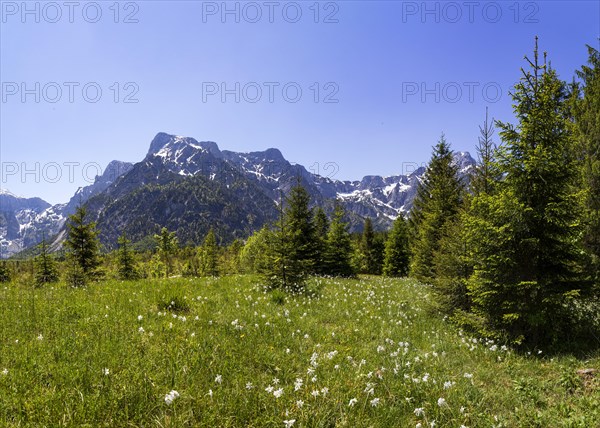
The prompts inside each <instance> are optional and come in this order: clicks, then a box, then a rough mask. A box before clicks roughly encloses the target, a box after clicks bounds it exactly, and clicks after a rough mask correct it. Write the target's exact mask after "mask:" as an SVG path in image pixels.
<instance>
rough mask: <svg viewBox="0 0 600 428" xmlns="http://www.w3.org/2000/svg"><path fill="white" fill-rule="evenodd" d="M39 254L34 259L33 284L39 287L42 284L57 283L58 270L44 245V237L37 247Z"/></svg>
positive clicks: (46, 246)
mask: <svg viewBox="0 0 600 428" xmlns="http://www.w3.org/2000/svg"><path fill="white" fill-rule="evenodd" d="M38 248H39V250H40V253H39V254H38V255H37V256H36V258H35V267H36V270H35V283H36V285H38V286H40V285H43V284H47V283H51V282H57V281H58V269H57V267H56V262H55V261H54V258H53V257H52V255H50V253H49V251H48V245H47V243H46V237H44V238H43V239H42V242H41V243H40V245H39V246H38Z"/></svg>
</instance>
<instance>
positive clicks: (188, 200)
mask: <svg viewBox="0 0 600 428" xmlns="http://www.w3.org/2000/svg"><path fill="white" fill-rule="evenodd" d="M455 162H456V164H457V165H458V166H459V168H460V170H461V174H463V175H466V174H467V173H468V171H469V169H470V168H472V167H473V166H474V165H475V164H476V162H475V161H474V160H473V158H472V157H471V155H470V154H469V153H468V152H455ZM424 171H425V168H424V167H419V168H417V169H415V171H412V172H411V173H410V174H399V175H390V176H386V177H382V176H380V175H366V176H364V177H363V178H362V179H361V180H354V181H349V180H344V181H342V180H337V179H334V178H330V177H323V176H321V175H318V174H314V173H312V172H310V171H308V170H307V169H306V168H305V167H304V166H303V165H300V164H292V163H290V162H289V161H288V160H287V159H285V157H284V155H283V154H282V153H281V151H280V150H279V149H277V148H267V149H265V150H263V151H252V152H246V153H243V152H234V151H229V150H221V149H220V148H219V146H218V144H217V143H215V142H213V141H198V140H196V139H194V138H192V137H183V136H178V135H173V134H168V133H165V132H159V133H157V134H156V136H155V137H154V138H153V139H152V141H151V142H150V145H149V149H148V151H147V153H146V155H145V157H144V158H143V159H142V160H141V161H139V162H137V163H129V162H121V161H112V162H110V163H109V164H108V165H107V168H106V169H105V170H104V172H103V174H102V175H100V176H97V177H96V179H95V181H94V183H93V184H91V185H89V186H86V187H84V188H80V189H78V190H77V192H76V193H75V194H74V195H73V197H72V198H71V199H70V200H69V201H68V202H67V203H65V204H56V205H52V206H50V204H48V203H47V202H45V201H43V200H41V199H40V201H42V202H45V204H47V206H44V207H43V208H42V207H41V206H39V207H38V209H37V211H36V210H33V211H31V209H30V208H26V209H29V210H30V211H28V215H26V214H27V213H26V212H24V210H12V211H10V210H8V211H7V212H5V211H6V210H2V206H0V212H3V213H4V214H3V215H4V217H3V218H4V222H2V218H0V245H2V256H3V257H6V256H10V255H13V254H16V253H18V252H19V251H21V250H23V249H26V248H28V247H31V246H32V245H35V244H37V243H38V242H39V241H40V240H41V236H44V235H45V236H47V237H48V236H52V235H56V234H59V232H61V230H63V229H64V227H65V220H66V218H67V217H68V215H70V214H72V213H73V212H74V210H75V207H76V206H77V205H78V204H79V203H80V202H81V203H85V204H86V205H88V206H89V207H90V208H91V211H92V213H91V214H92V217H93V218H94V220H96V221H98V226H99V229H100V236H101V239H102V240H103V241H104V243H105V244H107V246H108V247H112V246H113V245H114V242H115V241H116V236H117V233H116V232H115V231H114V230H115V229H119V228H122V229H124V230H127V229H128V228H129V229H136V227H133V226H132V225H131V224H129V221H128V219H127V213H128V212H129V213H132V212H134V211H135V212H137V213H139V214H140V215H138V216H137V217H136V219H135V221H134V220H133V219H132V220H131V222H136V224H137V225H138V226H137V229H136V230H137V231H138V232H136V233H138V234H139V233H146V232H149V231H155V230H156V229H157V228H160V227H162V226H166V225H170V226H171V227H172V228H174V229H178V228H183V227H184V226H187V227H190V228H196V229H198V230H196V231H195V232H193V233H192V232H185V231H183V230H181V231H180V232H179V234H180V235H182V238H184V239H185V240H189V241H190V242H191V243H198V242H197V241H198V240H199V239H200V236H202V233H204V232H205V231H207V228H208V227H209V226H210V225H211V224H215V225H217V227H218V229H219V230H220V231H221V232H222V235H223V236H222V239H224V240H225V241H227V240H230V239H236V238H243V237H244V235H246V236H247V235H248V234H249V233H251V232H252V230H255V229H256V228H258V227H260V226H262V225H263V224H266V223H268V222H269V221H270V220H272V218H273V217H274V216H275V215H276V210H275V206H276V205H277V204H278V203H279V200H280V197H281V194H282V193H283V194H287V192H289V190H290V188H291V187H292V186H293V185H294V184H295V183H296V182H297V180H298V179H300V181H301V184H302V185H304V186H305V187H306V188H307V190H308V192H309V194H310V195H311V199H312V203H313V204H314V205H316V204H319V205H324V206H326V207H331V206H332V205H333V204H332V200H333V199H336V198H337V199H339V200H340V201H341V202H342V204H343V205H344V206H345V208H346V209H347V211H348V213H349V215H348V220H349V222H350V224H351V229H352V230H360V228H361V227H362V219H363V218H364V217H367V216H368V217H372V218H373V219H374V223H375V225H376V226H377V227H378V228H380V229H384V228H387V227H389V226H390V225H391V222H392V221H393V220H394V219H395V218H396V217H397V216H398V215H400V214H402V213H405V212H408V211H409V210H410V208H411V206H412V200H413V199H414V196H415V194H416V188H417V186H418V183H419V180H420V177H421V176H422V175H423V173H424ZM188 180H191V181H190V182H188ZM194 180H195V181H194ZM192 181H193V182H194V183H195V185H196V186H198V188H199V189H202V190H197V189H196V188H195V187H193V186H192V185H191V184H190V183H191V182H192ZM184 189H185V190H184ZM240 189H241V190H240ZM136 192H137V193H136ZM163 192H166V194H165V195H163V194H162V193H163ZM169 192H171V193H172V194H171V195H169V194H168V193H169ZM185 192H188V193H189V194H190V195H192V194H193V195H195V196H194V197H193V198H192V197H188V196H189V195H186V194H185ZM244 192H246V193H244ZM3 195H4V194H0V197H2V196H3ZM134 195H135V198H134V197H133V196H134ZM140 195H146V196H140ZM148 195H153V196H152V198H151V197H150V196H148ZM214 195H219V196H218V197H216V199H215V198H214V197H215V196H214ZM248 195H252V197H250V196H248ZM127 196H131V197H128V198H126V197H127ZM4 197H12V198H17V199H19V198H18V197H15V196H14V195H12V194H11V196H8V195H6V196H4ZM136 198H137V199H136ZM140 198H141V199H140ZM153 198H154V199H153ZM211 198H212V199H211ZM228 198H230V199H231V198H233V199H236V198H237V199H238V200H239V201H243V202H244V203H243V204H240V203H237V202H236V201H235V200H226V199H228ZM30 199H31V198H30ZM38 199H39V198H38ZM157 200H160V201H162V202H161V203H163V204H166V205H168V204H169V203H180V204H183V205H182V206H181V207H179V209H178V210H175V211H177V212H178V215H180V216H181V218H185V219H187V220H186V221H177V220H176V219H175V218H173V216H172V212H171V211H170V210H169V209H168V207H163V208H164V209H163V210H162V211H160V210H159V211H160V212H159V211H157V210H155V209H154V208H155V207H154V205H153V204H154V202H153V201H157ZM176 201H179V202H176ZM207 201H211V203H212V204H213V205H210V204H208V205H206V204H205V202H207ZM143 204H146V205H147V206H146V208H147V210H148V212H152V213H153V214H152V216H150V217H148V218H147V219H146V220H147V221H148V223H149V226H148V227H144V226H143V222H144V218H143V216H141V213H142V212H143V211H144V210H143V209H142V208H143ZM244 204H245V205H244ZM134 205H135V206H134ZM186 207H187V208H186ZM219 207H220V208H219ZM226 207H227V208H226ZM234 207H235V210H237V211H239V212H244V213H245V215H246V216H248V218H253V219H254V220H252V221H249V222H246V221H244V220H243V219H242V218H238V217H236V218H238V220H237V221H238V222H239V224H237V225H236V224H233V223H232V222H231V221H223V220H220V219H219V218H218V215H221V214H217V213H222V212H223V210H225V211H227V210H230V209H234ZM134 208H135V209H134ZM217 208H219V209H220V210H221V211H219V209H217ZM128 210H129V211H128ZM227 212H229V211H227ZM110 213H113V215H115V216H116V217H118V218H119V221H116V220H114V221H113V220H111V219H110V218H109V217H110ZM207 213H210V215H209V216H208V217H207V216H206V214H207ZM117 214H118V215H117ZM210 216H212V218H211V217H210ZM8 218H10V221H9V220H7V219H8ZM5 223H6V224H5ZM8 223H10V227H9V225H8ZM163 223H164V224H163ZM17 224H18V232H17V230H16V229H17ZM9 228H10V233H9ZM136 233H134V235H135V236H136V237H138V235H136ZM61 235H62V236H64V233H62V234H61Z"/></svg>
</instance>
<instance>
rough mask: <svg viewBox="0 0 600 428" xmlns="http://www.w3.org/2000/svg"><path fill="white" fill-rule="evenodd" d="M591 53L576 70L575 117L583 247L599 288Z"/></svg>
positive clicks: (594, 58) (599, 128) (597, 141)
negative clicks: (579, 89) (578, 91)
mask: <svg viewBox="0 0 600 428" xmlns="http://www.w3.org/2000/svg"><path fill="white" fill-rule="evenodd" d="M588 53H589V60H588V65H585V66H583V67H582V68H581V70H579V71H577V76H578V77H579V78H580V79H581V80H582V82H583V84H584V86H583V91H582V92H583V94H582V97H581V98H579V99H577V101H576V104H575V108H574V116H575V120H576V129H575V132H576V137H577V140H578V149H579V150H578V151H579V154H580V155H579V157H580V159H579V160H580V161H581V164H582V168H581V171H582V174H581V179H582V187H583V191H584V196H583V201H584V216H583V222H584V237H583V245H584V248H585V251H586V253H587V254H588V255H589V259H590V261H589V267H588V271H589V274H590V276H591V277H592V280H593V281H594V282H595V283H596V285H597V286H600V53H599V52H598V50H597V49H594V48H593V47H591V46H588Z"/></svg>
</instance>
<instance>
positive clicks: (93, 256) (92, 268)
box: [65, 204, 100, 286]
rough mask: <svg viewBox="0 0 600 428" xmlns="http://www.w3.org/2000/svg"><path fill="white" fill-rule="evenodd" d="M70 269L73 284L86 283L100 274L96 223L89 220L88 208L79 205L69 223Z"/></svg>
mask: <svg viewBox="0 0 600 428" xmlns="http://www.w3.org/2000/svg"><path fill="white" fill-rule="evenodd" d="M67 230H68V232H67V240H66V241H65V246H66V247H67V250H68V258H69V270H68V272H67V273H68V275H67V279H68V281H67V282H69V283H70V284H71V285H73V286H80V285H84V284H85V283H86V282H87V281H89V280H90V279H96V277H97V276H98V267H99V265H100V250H99V246H100V244H99V242H98V231H97V230H96V223H95V222H89V221H88V220H87V210H86V208H85V207H84V206H83V205H81V204H80V205H79V206H78V207H77V209H76V211H75V214H73V215H71V216H69V221H68V223H67Z"/></svg>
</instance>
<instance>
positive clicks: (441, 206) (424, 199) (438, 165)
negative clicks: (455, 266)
mask: <svg viewBox="0 0 600 428" xmlns="http://www.w3.org/2000/svg"><path fill="white" fill-rule="evenodd" d="M462 193H463V186H462V184H461V182H460V179H459V177H458V166H457V165H455V164H454V163H453V156H452V151H451V150H450V145H449V144H448V143H447V142H446V138H445V137H444V135H443V134H442V136H441V138H440V141H439V142H438V144H437V145H436V146H435V147H434V148H433V155H432V158H431V160H430V161H429V165H428V166H427V171H426V172H425V175H424V176H423V181H422V182H421V184H420V185H419V188H418V190H417V196H416V198H415V201H414V203H413V208H412V210H411V212H410V217H409V221H410V247H411V254H412V259H411V268H410V270H411V274H412V275H414V276H415V277H417V278H419V279H421V280H426V281H428V280H431V279H432V278H433V277H434V263H433V256H434V254H435V253H436V252H437V251H439V249H440V241H441V238H442V230H443V229H444V226H445V224H446V223H447V222H451V221H453V219H454V217H455V216H456V215H457V213H458V210H459V206H460V204H461V199H462Z"/></svg>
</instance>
